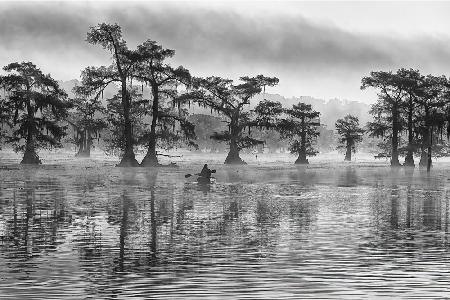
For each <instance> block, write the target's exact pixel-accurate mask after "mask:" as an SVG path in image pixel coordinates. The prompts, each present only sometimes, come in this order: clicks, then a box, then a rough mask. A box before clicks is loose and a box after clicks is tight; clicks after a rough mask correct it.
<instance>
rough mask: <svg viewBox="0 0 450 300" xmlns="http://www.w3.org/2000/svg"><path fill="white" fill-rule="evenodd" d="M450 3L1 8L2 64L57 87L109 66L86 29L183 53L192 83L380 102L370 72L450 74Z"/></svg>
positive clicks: (179, 60) (179, 58)
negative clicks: (255, 79)
mask: <svg viewBox="0 0 450 300" xmlns="http://www.w3.org/2000/svg"><path fill="white" fill-rule="evenodd" d="M448 12H450V2H432V3H430V2H406V1H400V2H385V1H383V2H357V3H356V2H339V1H332V2H317V1H314V2H312V1H311V2H284V1H274V2H269V1H264V2H256V1H251V2H242V1H239V2H238V1H231V2H230V1H228V2H219V1H196V2H191V1H182V2H174V1H170V2H167V1H166V2H132V3H126V2H118V1H115V2H93V1H90V2H81V1H80V2H75V1H70V2H36V1H34V2H20V3H17V2H16V3H14V2H0V65H2V66H4V65H6V64H8V63H9V62H12V61H32V62H34V63H35V64H37V65H38V66H39V67H40V68H41V69H42V70H43V71H44V72H45V73H51V74H52V76H53V77H54V78H55V79H58V80H70V79H75V78H77V79H78V78H79V76H80V71H81V70H82V69H83V68H85V67H86V66H90V65H94V66H99V65H102V64H109V63H110V60H109V54H108V52H106V51H104V50H103V49H101V47H100V46H93V45H90V44H88V43H87V42H86V41H85V39H86V32H87V31H88V29H89V26H93V25H96V24H97V23H100V22H111V23H118V24H119V25H121V26H122V31H123V35H124V38H125V40H126V41H127V42H128V45H129V47H130V48H135V47H136V45H137V44H139V43H142V42H143V41H145V40H147V39H152V40H156V41H158V42H159V43H160V44H162V45H163V46H164V47H166V48H171V49H174V50H176V55H175V58H174V59H173V61H172V63H173V65H175V66H177V65H183V66H185V67H187V68H188V69H189V70H190V71H191V72H192V73H193V74H194V75H198V76H209V75H216V76H221V77H227V78H231V79H237V78H239V77H240V76H243V75H257V74H264V75H267V76H276V77H278V78H279V79H280V84H279V86H277V87H275V88H272V89H271V90H270V92H272V93H278V94H281V95H283V96H286V97H291V96H313V97H316V98H323V99H330V98H341V99H348V100H356V101H362V102H365V103H373V102H374V101H375V95H374V93H373V92H370V91H361V90H360V89H359V87H360V82H361V78H362V77H363V76H365V75H368V74H369V72H370V71H372V70H396V69H397V68H399V67H406V68H410V67H411V68H418V69H420V70H421V71H422V72H423V73H433V74H436V75H442V74H445V75H450V74H449V73H450V18H449V17H448Z"/></svg>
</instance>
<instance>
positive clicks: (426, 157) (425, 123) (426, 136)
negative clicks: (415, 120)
mask: <svg viewBox="0 0 450 300" xmlns="http://www.w3.org/2000/svg"><path fill="white" fill-rule="evenodd" d="M448 87H449V83H448V80H447V78H446V77H445V76H439V77H437V76H433V75H427V76H426V77H423V76H422V78H421V80H420V82H419V87H418V89H417V90H416V92H415V94H416V97H415V102H416V104H417V106H418V107H419V108H420V109H421V111H422V118H421V120H422V127H421V128H422V130H421V132H422V157H421V160H420V163H419V164H420V165H421V166H425V165H426V166H427V171H430V167H431V163H432V162H431V155H432V145H433V131H434V130H435V129H439V131H441V132H442V128H443V127H444V126H445V123H446V122H447V111H446V110H445V108H446V106H447V105H448V104H449V98H448ZM425 148H427V151H426V154H424V153H425Z"/></svg>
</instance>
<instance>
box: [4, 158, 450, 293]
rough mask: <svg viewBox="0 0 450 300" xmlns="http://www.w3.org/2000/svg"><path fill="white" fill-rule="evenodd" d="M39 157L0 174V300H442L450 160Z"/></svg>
mask: <svg viewBox="0 0 450 300" xmlns="http://www.w3.org/2000/svg"><path fill="white" fill-rule="evenodd" d="M280 157H281V156H280ZM247 158H248V159H250V158H251V157H250V156H248V157H247ZM47 159H48V161H47V162H48V164H46V165H42V166H39V167H25V166H19V165H17V164H13V161H12V160H11V161H9V162H11V163H7V165H8V166H7V168H6V167H5V166H2V167H4V168H0V295H2V297H1V298H2V299H36V298H39V297H41V296H42V295H46V296H45V297H46V298H48V299H61V298H64V299H80V298H85V299H111V298H115V299H126V298H130V297H137V298H158V299H181V298H184V299H186V298H187V299H199V298H204V299H217V298H221V299H236V298H250V299H275V298H276V299H289V298H291V299H308V298H321V299H323V298H327V299H330V298H334V299H361V298H369V299H371V298H383V297H391V298H395V299H400V298H403V299H412V298H420V299H424V298H430V299H436V298H439V297H447V296H448V295H449V292H450V288H449V285H448V282H449V281H450V274H449V271H448V270H449V269H450V268H449V267H450V254H449V233H448V229H449V228H448V227H449V226H448V222H449V192H448V188H449V182H450V181H449V180H448V178H449V175H448V170H449V169H450V164H449V163H446V162H441V163H440V162H438V163H435V167H434V168H433V170H432V172H431V174H427V173H426V172H422V171H421V170H419V169H418V168H416V169H415V170H411V169H391V168H390V167H388V166H387V163H386V162H384V161H377V162H375V161H373V160H370V159H369V158H367V159H366V160H362V159H361V160H360V161H359V162H358V163H337V164H332V165H330V164H328V163H327V161H326V158H323V157H322V158H318V159H317V160H316V161H314V160H312V163H311V165H309V166H307V167H296V166H294V165H291V163H287V162H282V161H281V158H280V161H277V162H273V163H269V164H265V163H259V164H258V162H257V161H256V158H254V159H255V161H254V163H252V164H250V165H247V166H239V167H233V166H224V165H221V164H219V161H218V160H214V159H212V160H211V161H210V162H209V164H210V167H211V168H214V169H216V170H217V173H216V174H215V177H216V178H217V182H216V183H215V184H213V185H199V184H197V183H196V182H195V176H194V177H190V178H185V177H184V175H185V174H187V173H196V172H198V171H200V168H201V166H202V164H203V162H204V161H202V160H197V158H195V159H194V158H192V159H191V158H189V159H188V158H186V157H184V158H180V162H179V165H180V167H179V168H161V169H159V170H154V169H145V168H133V169H128V168H115V167H114V164H115V163H116V162H115V161H112V160H105V159H91V160H89V159H85V160H80V162H79V163H77V162H75V161H74V160H62V159H61V160H58V157H53V161H54V162H55V163H54V164H52V163H51V162H52V158H47ZM262 159H264V157H259V158H258V160H262ZM273 161H276V159H274V160H273ZM249 162H250V161H249ZM24 287H26V288H24Z"/></svg>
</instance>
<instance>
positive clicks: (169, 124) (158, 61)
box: [136, 40, 196, 167]
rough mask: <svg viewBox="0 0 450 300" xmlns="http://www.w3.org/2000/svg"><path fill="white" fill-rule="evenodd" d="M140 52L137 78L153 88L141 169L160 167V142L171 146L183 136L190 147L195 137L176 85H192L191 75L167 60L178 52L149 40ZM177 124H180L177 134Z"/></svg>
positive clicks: (140, 48)
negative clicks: (149, 122)
mask: <svg viewBox="0 0 450 300" xmlns="http://www.w3.org/2000/svg"><path fill="white" fill-rule="evenodd" d="M137 53H138V55H139V56H140V61H141V63H140V64H139V65H137V67H136V77H137V78H138V79H139V81H141V82H142V83H145V84H149V85H150V87H151V92H152V96H153V97H152V98H153V100H152V101H151V102H152V103H151V105H149V109H150V111H151V118H152V122H151V126H150V132H148V133H146V134H145V135H144V136H143V138H142V139H141V141H143V142H144V141H146V142H147V145H148V149H147V154H146V155H145V157H144V159H143V160H142V162H141V166H144V167H149V166H158V165H159V163H158V158H157V152H156V147H157V144H158V140H161V139H163V140H164V141H165V142H166V143H167V142H169V144H170V143H172V142H179V141H180V140H181V137H184V138H185V140H186V142H187V143H188V145H191V146H194V147H195V146H196V145H195V144H194V143H193V142H192V139H194V138H195V132H194V125H193V124H192V123H190V122H189V121H188V120H187V115H188V113H187V111H186V110H183V109H182V108H181V104H182V103H180V102H179V101H177V99H178V98H177V94H178V93H177V85H178V84H179V83H187V84H189V82H190V78H191V76H190V74H189V71H188V70H187V69H185V68H183V67H182V66H179V67H178V68H176V69H175V68H172V67H171V66H170V65H169V64H167V63H166V60H167V59H169V58H171V57H173V56H174V55H175V51H174V50H170V49H164V48H163V47H162V46H160V45H158V44H157V43H156V42H155V41H151V40H147V41H146V42H144V43H143V44H142V45H139V46H138V50H137ZM142 89H143V86H142ZM164 100H166V101H164ZM167 100H169V101H170V102H171V106H167V105H165V104H167V103H164V102H167ZM176 124H178V125H179V129H180V130H178V131H175V127H176ZM158 126H159V127H160V128H159V130H158V128H157V127H158ZM170 129H171V130H170Z"/></svg>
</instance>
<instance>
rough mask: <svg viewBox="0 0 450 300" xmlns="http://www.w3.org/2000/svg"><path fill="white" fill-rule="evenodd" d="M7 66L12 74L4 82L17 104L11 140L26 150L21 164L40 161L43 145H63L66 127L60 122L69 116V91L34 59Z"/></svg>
mask: <svg viewBox="0 0 450 300" xmlns="http://www.w3.org/2000/svg"><path fill="white" fill-rule="evenodd" d="M3 69H4V70H5V71H6V72H7V73H8V74H7V75H5V76H2V78H1V83H2V86H3V87H4V89H5V90H6V92H7V93H8V97H7V98H6V101H8V102H9V103H10V105H11V106H12V107H13V113H14V116H13V124H14V125H15V129H14V132H13V134H12V136H8V137H7V142H8V143H12V144H13V146H14V148H15V150H16V151H23V152H24V155H23V159H22V161H21V164H40V163H41V161H40V159H39V156H38V155H37V153H36V151H37V150H38V149H39V148H52V147H61V146H62V145H61V142H60V140H61V138H62V137H63V136H64V135H65V129H66V128H65V126H62V125H61V124H60V121H61V120H62V119H64V118H65V117H66V116H67V109H68V102H67V101H66V98H67V94H66V93H65V92H64V91H63V90H62V89H61V88H60V87H59V85H58V83H57V82H56V81H55V80H54V79H53V78H51V77H50V75H45V74H43V73H42V71H41V70H40V69H38V68H37V67H36V66H35V65H34V64H33V63H31V62H22V63H17V62H16V63H11V64H9V65H7V66H5V67H4V68H3Z"/></svg>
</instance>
